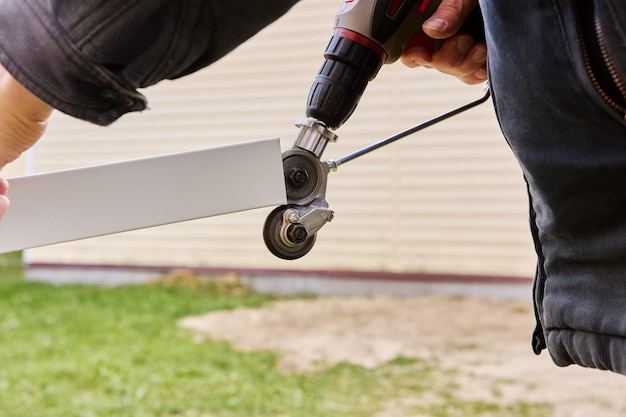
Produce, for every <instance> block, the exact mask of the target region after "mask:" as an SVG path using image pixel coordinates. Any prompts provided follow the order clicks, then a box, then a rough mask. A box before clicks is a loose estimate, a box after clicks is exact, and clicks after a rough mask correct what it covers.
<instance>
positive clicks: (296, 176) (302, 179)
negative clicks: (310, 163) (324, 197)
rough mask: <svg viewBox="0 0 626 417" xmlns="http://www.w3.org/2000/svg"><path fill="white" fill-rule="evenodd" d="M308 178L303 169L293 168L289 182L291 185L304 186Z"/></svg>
mask: <svg viewBox="0 0 626 417" xmlns="http://www.w3.org/2000/svg"><path fill="white" fill-rule="evenodd" d="M309 178H310V176H309V173H308V172H307V171H306V169H303V168H294V169H292V170H291V172H290V173H289V180H290V181H291V183H292V184H293V185H304V184H305V183H306V182H307V181H308V180H309Z"/></svg>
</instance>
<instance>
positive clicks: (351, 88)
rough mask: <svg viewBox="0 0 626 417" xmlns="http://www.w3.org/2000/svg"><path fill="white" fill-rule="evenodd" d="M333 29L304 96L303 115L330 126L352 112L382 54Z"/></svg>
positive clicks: (344, 118) (378, 65) (377, 68)
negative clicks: (307, 93)
mask: <svg viewBox="0 0 626 417" xmlns="http://www.w3.org/2000/svg"><path fill="white" fill-rule="evenodd" d="M340 33H344V34H345V33H346V32H345V30H344V31H338V32H336V33H335V34H334V35H333V37H332V38H331V40H330V43H329V44H328V47H327V48H326V51H325V53H324V57H325V58H326V60H325V61H324V63H323V64H322V67H321V68H320V70H319V72H318V74H317V76H316V77H315V80H314V81H313V85H312V86H311V90H310V92H309V97H308V99H307V107H306V115H307V117H313V118H315V119H317V120H319V121H320V122H322V123H324V124H325V125H326V126H327V127H328V128H330V129H337V128H338V127H340V126H341V125H342V124H343V123H344V122H345V121H346V120H348V118H349V117H350V116H351V115H352V112H354V109H355V108H356V106H357V104H358V103H359V100H360V99H361V96H362V95H363V91H365V87H367V83H368V82H369V81H371V80H373V79H374V77H375V76H376V74H377V73H378V71H379V70H380V68H381V66H382V65H383V61H384V57H382V56H381V50H379V49H375V48H374V45H372V47H368V46H367V45H364V44H362V43H359V42H358V36H359V35H358V34H354V35H355V36H356V37H357V40H354V39H352V38H348V37H345V36H343V35H341V34H340ZM383 53H384V51H383Z"/></svg>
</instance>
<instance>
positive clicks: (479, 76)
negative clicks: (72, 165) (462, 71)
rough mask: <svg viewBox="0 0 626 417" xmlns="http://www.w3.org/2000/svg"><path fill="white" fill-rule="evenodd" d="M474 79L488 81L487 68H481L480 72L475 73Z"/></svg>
mask: <svg viewBox="0 0 626 417" xmlns="http://www.w3.org/2000/svg"><path fill="white" fill-rule="evenodd" d="M474 77H476V78H477V79H479V80H486V79H487V70H486V69H485V68H481V69H479V70H478V71H476V72H475V73H474Z"/></svg>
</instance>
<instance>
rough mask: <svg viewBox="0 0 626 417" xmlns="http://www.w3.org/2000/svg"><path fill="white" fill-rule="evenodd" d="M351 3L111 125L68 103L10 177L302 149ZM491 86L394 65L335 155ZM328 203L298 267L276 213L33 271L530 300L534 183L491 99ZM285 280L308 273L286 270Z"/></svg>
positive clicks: (149, 233) (156, 232)
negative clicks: (267, 233) (386, 287)
mask: <svg viewBox="0 0 626 417" xmlns="http://www.w3.org/2000/svg"><path fill="white" fill-rule="evenodd" d="M337 7H338V3H337V1H336V0H317V1H305V2H302V3H301V4H299V5H297V6H296V7H295V8H294V9H293V10H292V11H291V12H290V13H288V14H287V15H286V16H285V17H284V18H282V19H280V20H279V21H277V22H276V23H274V24H273V25H271V26H270V27H268V28H266V29H265V30H264V31H263V32H261V33H260V34H258V35H257V36H256V37H254V38H253V39H252V40H250V41H249V42H247V43H246V44H244V45H242V46H241V47H240V48H238V49H237V50H236V51H235V52H234V53H232V54H231V55H229V56H227V57H226V58H224V59H223V60H221V61H220V62H218V63H217V64H215V65H213V66H211V67H209V68H207V69H205V70H202V71H200V72H198V73H197V74H194V75H191V76H189V77H186V78H184V79H181V80H177V81H173V82H169V81H168V82H162V83H161V84H159V85H157V86H155V87H152V88H149V89H147V90H146V91H145V92H144V93H145V94H146V95H147V97H148V99H149V106H150V109H149V110H147V111H145V112H143V113H141V114H132V115H127V116H125V117H123V118H122V120H120V121H119V122H117V123H115V124H114V125H113V126H111V127H107V128H101V127H97V126H93V125H90V124H88V123H85V122H81V121H78V120H74V119H71V118H69V117H66V116H64V115H62V114H59V113H57V114H56V115H55V116H54V119H53V120H52V121H51V123H50V129H49V131H48V132H47V133H46V135H45V137H44V138H43V140H41V141H40V143H39V144H38V145H37V146H36V148H35V149H33V150H32V151H31V152H30V153H29V154H28V155H26V156H25V157H24V158H23V159H22V160H21V161H19V162H18V163H16V164H13V165H12V166H11V167H10V168H9V170H7V171H6V173H5V172H3V174H5V176H10V175H9V174H11V175H13V174H14V175H21V174H24V173H28V174H31V173H36V172H47V171H52V170H60V169H66V168H73V167H80V166H88V165H93V164H100V163H106V162H114V161H120V160H126V159H132V158H138V157H146V156H152V155H159V154H165V153H171V152H177V151H185V150H192V149H198V148H204V147H211V146H218V145H225V144H232V143H238V142H245V141H249V140H255V139H261V138H269V137H280V138H281V146H282V147H283V149H287V148H289V147H290V146H291V143H292V141H293V139H294V137H295V134H296V131H297V129H296V127H295V126H294V123H295V122H296V120H298V119H300V118H303V117H304V105H305V101H306V97H307V94H308V90H309V87H310V85H311V82H312V81H313V78H314V76H315V74H316V73H317V71H318V69H319V66H320V65H321V64H322V60H323V51H324V49H325V47H326V43H327V42H328V40H329V39H330V35H331V32H332V28H333V16H334V14H335V12H336V9H337ZM482 94H483V92H482V86H471V87H470V86H465V85H463V84H462V83H460V82H459V81H458V80H456V79H455V78H452V77H449V76H445V75H441V74H439V73H437V72H435V71H433V70H426V69H408V68H406V67H404V66H403V65H401V64H400V63H398V64H396V65H389V66H385V67H383V69H382V70H381V71H380V73H379V75H378V77H377V78H376V79H375V80H374V81H373V82H372V83H370V85H369V87H368V88H367V90H366V92H365V94H364V97H363V99H362V101H361V104H360V105H359V107H358V108H357V110H356V112H355V114H354V115H353V116H352V118H351V119H350V120H349V121H348V122H347V123H346V124H345V126H344V127H342V128H341V129H340V130H339V131H338V134H339V141H338V143H336V144H331V145H329V146H328V148H327V149H326V152H325V154H324V159H329V158H338V157H341V156H343V155H344V154H346V153H349V152H351V151H353V150H356V149H358V148H361V147H363V146H366V145H368V144H371V143H373V142H375V141H378V140H380V139H382V138H385V137H387V136H390V135H391V134H393V133H396V132H397V131H400V130H403V129H405V128H408V127H411V126H413V125H415V124H418V123H420V122H422V121H425V120H428V119H430V118H433V117H435V116H438V115H440V114H442V113H444V112H447V111H449V110H451V109H453V108H456V107H458V106H460V105H463V104H466V103H468V102H470V101H473V100H475V99H477V98H479V97H481V96H482ZM163 175H164V176H166V175H167V172H164V173H163ZM219 180H220V179H219V178H197V183H196V184H188V185H187V186H190V187H197V188H198V190H202V184H203V183H208V182H210V181H219ZM155 181H158V179H157V178H155ZM106 186H107V184H94V187H106ZM232 192H233V194H236V193H237V192H238V190H232ZM167 197H168V196H167V195H164V196H163V198H164V199H167ZM327 199H328V201H329V203H330V206H331V208H332V209H333V210H334V211H335V219H334V220H333V222H332V223H331V224H328V225H326V226H325V227H324V228H323V229H322V230H321V231H320V232H319V233H318V240H317V243H316V245H315V247H314V248H313V250H312V251H311V253H310V254H308V255H307V256H305V257H304V258H303V259H300V260H297V261H284V260H280V259H277V258H275V257H274V256H273V255H271V254H270V253H269V252H268V251H267V250H266V248H265V246H264V244H263V241H262V227H263V222H264V220H265V217H266V216H267V214H268V213H269V211H271V208H267V209H260V210H254V211H249V212H244V213H236V214H231V215H226V216H219V217H215V218H208V219H203V220H199V221H193V222H186V223H180V224H175V225H169V226H164V227H157V228H151V229H145V230H139V231H135V232H130V233H124V234H118V235H113V236H107V237H101V238H96V239H89V240H83V241H79V242H73V243H67V244H61V245H54V246H50V247H45V248H39V249H33V250H28V251H26V252H25V253H24V259H25V263H26V266H27V274H28V276H29V277H31V278H33V279H54V277H56V276H58V274H59V272H60V271H61V273H62V274H63V276H64V277H68V276H70V275H71V274H70V275H68V274H67V272H68V271H69V272H71V271H80V273H79V274H78V276H79V278H77V279H78V280H81V281H85V280H87V281H88V280H90V279H93V280H99V279H104V280H115V279H120V280H126V279H130V280H132V279H138V280H142V279H144V274H148V275H150V274H151V273H153V272H155V271H159V272H161V271H163V270H169V269H171V268H189V269H193V270H201V271H234V272H237V273H239V274H241V275H242V276H243V277H247V278H249V279H250V280H251V282H252V281H254V282H255V285H256V286H257V287H259V288H261V287H263V288H266V287H267V288H266V289H268V290H276V289H277V288H278V289H282V290H284V291H312V292H324V291H330V290H328V286H327V285H324V282H326V281H327V280H329V279H333V278H335V280H334V281H332V282H333V283H334V284H333V285H337V283H338V282H341V280H342V279H344V278H348V280H347V282H348V284H346V285H347V286H348V287H347V289H345V291H347V292H352V291H357V289H356V288H354V286H350V284H349V282H352V281H351V280H352V279H353V278H368V282H369V284H367V285H369V286H367V285H362V284H359V285H358V286H357V287H358V288H359V289H360V291H361V292H363V291H370V292H376V291H382V289H381V288H383V287H380V286H377V285H379V284H381V283H380V282H378V281H381V280H382V281H383V282H382V284H384V283H385V282H387V283H393V282H395V283H396V284H397V285H401V284H398V283H399V282H402V283H404V284H406V283H407V282H429V283H433V282H436V281H438V280H439V281H441V282H442V283H443V282H448V283H451V282H455V281H459V282H474V283H484V282H495V281H497V282H503V283H505V284H506V283H521V284H523V285H525V287H524V289H523V291H524V295H527V294H528V292H527V288H528V284H529V278H530V277H531V276H532V274H533V272H534V254H533V249H532V243H531V239H530V235H529V233H528V230H527V229H528V228H527V214H526V213H527V209H526V208H527V203H526V195H525V187H524V183H523V179H522V176H521V173H520V170H519V169H518V166H517V163H516V162H515V160H514V159H513V157H512V155H511V153H510V151H509V149H508V147H507V144H506V142H505V140H504V139H503V138H502V135H501V133H500V131H499V128H498V124H497V121H496V119H495V116H494V112H493V108H492V104H491V102H487V103H485V104H483V105H481V106H480V107H478V108H476V109H473V110H471V111H469V112H467V113H465V114H462V115H460V116H457V117H455V118H453V119H451V120H449V121H446V122H444V123H442V124H439V125H437V126H434V127H432V128H429V129H427V130H425V131H423V132H421V133H418V134H417V135H413V136H410V137H408V138H406V139H403V140H402V141H400V142H397V143H395V144H393V145H390V146H388V147H386V148H383V149H381V150H378V151H376V152H374V153H372V154H369V155H367V156H364V157H362V158H360V159H358V160H355V161H353V162H351V163H349V164H346V165H344V166H342V167H341V168H340V169H339V171H338V172H336V173H331V175H330V177H329V184H328V192H327ZM120 210H124V207H123V202H120ZM155 210H158V207H155ZM112 215H114V214H113V213H112ZM103 270H104V271H105V277H102V274H101V271H103ZM148 275H145V276H148ZM283 276H288V277H290V278H296V279H291V280H284V279H278V280H277V279H274V278H275V277H283ZM302 277H304V278H303V279H299V278H302ZM374 278H375V279H374ZM67 279H69V278H67ZM374 281H376V283H375V282H374ZM404 284H402V285H404ZM334 288H335V290H336V291H339V289H338V288H339V287H337V286H335V287H334ZM366 288H369V289H367V290H366ZM390 291H392V290H390ZM397 291H400V292H405V291H406V288H405V287H402V288H401V289H398V290H397ZM480 291H482V289H481V290H479V292H480Z"/></svg>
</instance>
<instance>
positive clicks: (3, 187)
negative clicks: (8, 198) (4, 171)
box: [0, 178, 9, 195]
mask: <svg viewBox="0 0 626 417" xmlns="http://www.w3.org/2000/svg"><path fill="white" fill-rule="evenodd" d="M8 190H9V182H8V181H7V180H5V179H4V178H0V195H4V194H6V193H7V191H8Z"/></svg>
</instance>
